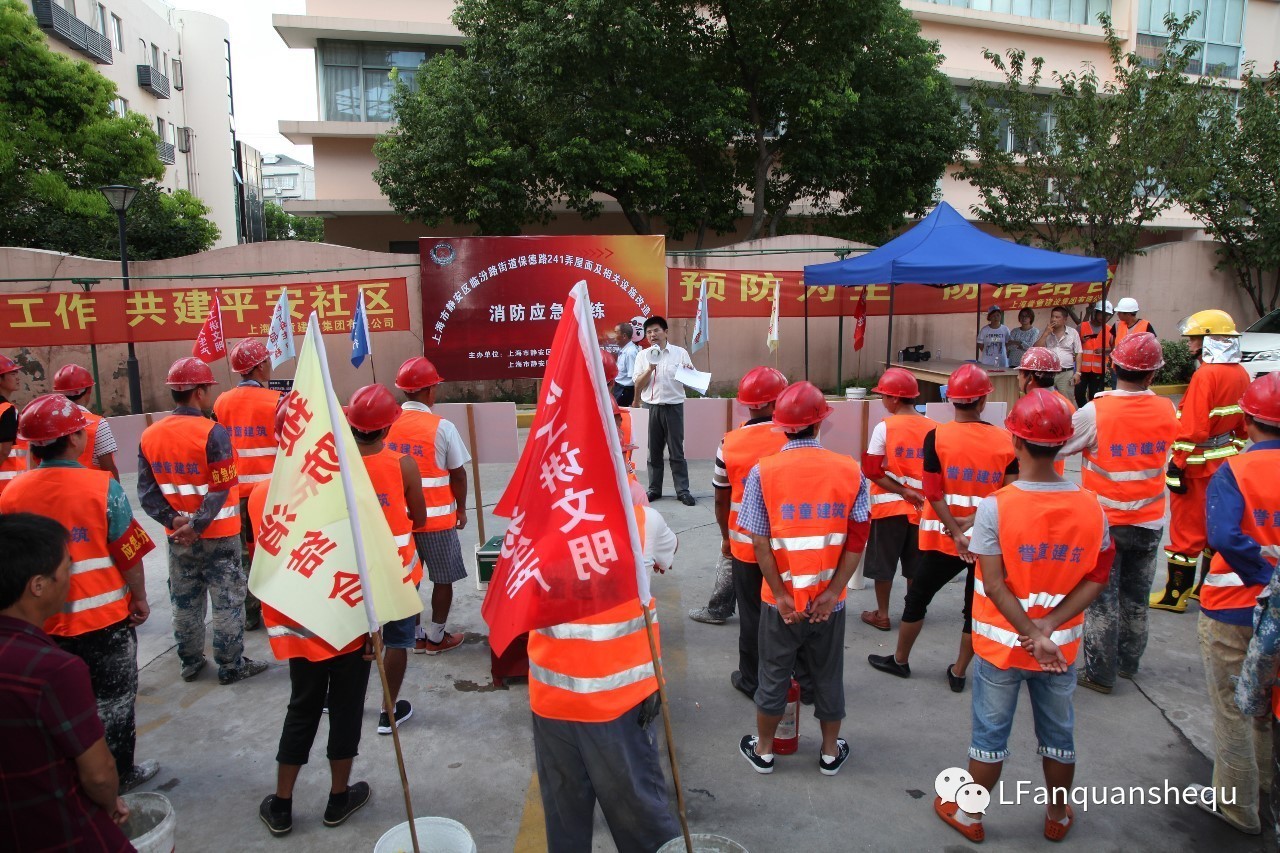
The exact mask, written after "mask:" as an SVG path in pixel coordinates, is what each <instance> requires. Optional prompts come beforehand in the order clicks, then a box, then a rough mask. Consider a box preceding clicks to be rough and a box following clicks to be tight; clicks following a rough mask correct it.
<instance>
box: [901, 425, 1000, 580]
mask: <svg viewBox="0 0 1280 853" xmlns="http://www.w3.org/2000/svg"><path fill="white" fill-rule="evenodd" d="M933 449H934V452H936V453H937V454H938V460H939V461H940V462H941V463H942V481H943V485H942V491H943V500H944V501H945V502H946V504H947V509H949V510H950V511H951V515H952V516H954V517H955V518H956V520H959V519H962V518H968V517H969V516H971V515H973V514H974V513H975V512H977V511H978V504H979V503H981V502H982V499H983V498H985V497H986V496H987V495H990V494H994V493H995V492H996V490H998V489H999V488H1000V487H1001V486H1003V485H1004V472H1005V470H1006V469H1007V468H1008V467H1009V463H1010V462H1012V461H1013V460H1014V457H1015V456H1017V454H1016V453H1014V451H1013V439H1012V438H1011V437H1010V435H1009V433H1008V431H1007V430H1005V429H1004V428H1003V427H998V426H994V425H993V424H989V423H984V422H982V421H977V422H966V423H960V422H958V421H952V422H951V423H945V424H938V426H937V428H936V429H935V430H934V433H933ZM920 550H922V551H941V552H942V553H944V554H951V555H952V556H955V554H956V543H955V542H954V541H953V540H952V538H951V534H950V533H948V532H947V526H946V525H945V524H943V523H942V519H940V518H938V514H937V513H936V512H934V510H933V505H932V504H930V503H929V502H928V501H926V502H925V505H924V507H923V508H922V509H921V511H920Z"/></svg>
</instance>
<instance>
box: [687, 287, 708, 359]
mask: <svg viewBox="0 0 1280 853" xmlns="http://www.w3.org/2000/svg"><path fill="white" fill-rule="evenodd" d="M710 340H711V317H710V316H709V315H708V314H707V280H706V279H705V278H704V279H703V280H702V289H701V290H700V291H699V292H698V316H697V318H696V319H695V320H694V321H693V340H692V341H691V342H690V344H689V349H690V350H692V351H693V352H697V351H698V350H700V349H702V348H703V347H704V346H706V345H707V342H708V341H710Z"/></svg>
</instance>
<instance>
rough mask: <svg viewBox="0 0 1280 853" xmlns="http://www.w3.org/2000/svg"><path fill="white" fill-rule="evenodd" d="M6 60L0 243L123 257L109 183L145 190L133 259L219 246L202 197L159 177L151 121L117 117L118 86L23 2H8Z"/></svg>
mask: <svg viewBox="0 0 1280 853" xmlns="http://www.w3.org/2000/svg"><path fill="white" fill-rule="evenodd" d="M0 57H3V59H2V60H0V210H4V212H5V214H4V216H3V217H0V245H6V246H27V247H31V248H37V249H50V250H53V251H59V252H68V253H72V254H77V255H84V256H88V257H99V258H114V257H118V256H119V245H118V243H117V227H118V226H117V220H116V214H115V212H114V211H112V210H111V208H110V207H109V206H108V204H107V202H106V199H105V198H103V197H102V194H101V193H99V192H98V187H100V186H104V185H107V184H131V185H133V186H136V187H138V188H139V193H138V196H137V197H136V198H135V200H134V202H133V205H132V206H131V207H130V208H129V214H128V232H129V254H130V256H131V257H134V258H138V259H149V258H164V257H174V256H176V255H186V254H192V253H195V252H199V251H203V250H204V249H207V248H209V247H210V246H211V245H213V243H214V241H216V240H217V238H218V229H217V226H215V225H214V224H213V223H211V222H209V221H208V220H207V219H205V216H206V215H207V214H208V212H209V211H208V208H207V207H206V206H205V205H204V203H203V202H201V201H200V200H199V199H198V198H196V197H195V196H193V195H191V194H190V193H188V192H186V191H185V190H179V191H177V192H175V193H173V194H169V193H168V192H166V191H165V190H164V189H163V188H162V187H160V186H159V184H158V183H156V182H157V181H158V180H159V179H160V178H161V177H163V175H164V165H163V164H162V163H161V162H160V158H159V156H158V155H157V153H156V143H157V142H158V141H159V139H158V137H157V136H156V134H155V131H153V130H152V129H151V126H150V123H149V122H148V120H147V119H146V118H145V117H144V116H141V115H138V114H137V113H129V114H127V115H125V116H123V117H120V116H117V115H115V114H114V113H113V112H112V109H111V103H112V101H113V100H114V98H115V97H116V89H115V85H114V84H113V83H112V82H111V81H110V80H108V79H107V78H105V77H103V76H102V75H101V74H99V73H98V72H97V71H96V70H94V68H93V67H92V66H91V65H89V63H87V62H82V61H79V60H73V59H69V58H68V57H65V56H62V55H61V54H58V53H55V52H54V51H52V50H50V49H49V46H48V44H47V43H46V42H45V36H44V33H42V32H41V31H40V29H39V28H38V27H37V26H36V22H35V18H33V17H32V15H31V13H30V11H29V10H28V9H27V8H26V6H25V5H24V4H23V3H21V2H20V1H19V0H0Z"/></svg>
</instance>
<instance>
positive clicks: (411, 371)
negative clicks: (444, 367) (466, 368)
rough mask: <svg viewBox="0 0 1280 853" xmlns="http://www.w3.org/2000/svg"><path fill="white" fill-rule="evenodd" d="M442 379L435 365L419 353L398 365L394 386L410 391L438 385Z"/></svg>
mask: <svg viewBox="0 0 1280 853" xmlns="http://www.w3.org/2000/svg"><path fill="white" fill-rule="evenodd" d="M443 381H444V380H442V379H441V378H440V374H439V373H437V372H436V366H435V365H434V364H432V363H431V362H430V361H428V360H427V358H426V357H425V356H421V355H419V356H415V357H414V358H411V359H409V360H408V361H406V362H405V363H404V364H402V365H400V372H399V373H397V374H396V387H397V388H399V389H400V390H401V391H408V392H410V393H412V392H414V391H421V390H422V389H423V388H429V387H431V386H432V385H439V384H440V383H441V382H443Z"/></svg>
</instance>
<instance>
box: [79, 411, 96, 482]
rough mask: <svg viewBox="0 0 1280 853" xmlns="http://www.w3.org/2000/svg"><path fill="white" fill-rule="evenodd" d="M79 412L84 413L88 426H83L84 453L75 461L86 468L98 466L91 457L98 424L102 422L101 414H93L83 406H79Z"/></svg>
mask: <svg viewBox="0 0 1280 853" xmlns="http://www.w3.org/2000/svg"><path fill="white" fill-rule="evenodd" d="M80 414H82V415H84V419H85V421H86V422H87V423H88V426H86V427H85V428H84V434H85V445H84V453H81V454H80V456H79V458H77V459H76V461H77V462H79V463H80V464H81V465H83V466H84V467H86V468H98V467H100V466H99V465H98V464H97V462H96V460H94V458H93V446H94V444H96V443H97V441H98V424H100V423H102V415H95V414H94V413H93V412H91V411H89V410H88V409H86V408H85V407H84V406H81V407H80Z"/></svg>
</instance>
